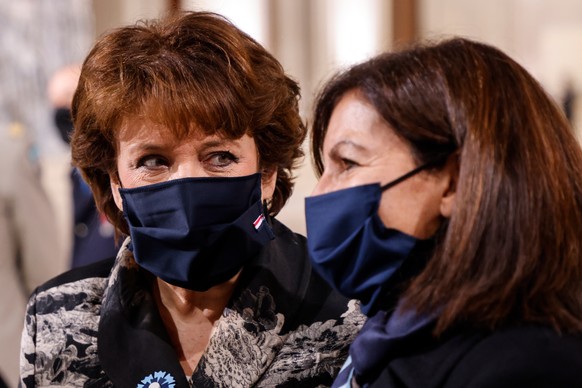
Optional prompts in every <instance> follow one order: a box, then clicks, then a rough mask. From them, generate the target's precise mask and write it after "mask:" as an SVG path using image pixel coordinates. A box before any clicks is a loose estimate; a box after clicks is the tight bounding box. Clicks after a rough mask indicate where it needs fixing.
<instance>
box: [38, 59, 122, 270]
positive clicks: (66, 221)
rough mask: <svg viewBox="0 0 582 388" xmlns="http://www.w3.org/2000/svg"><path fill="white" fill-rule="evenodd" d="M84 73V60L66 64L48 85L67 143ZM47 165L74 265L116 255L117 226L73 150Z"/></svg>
mask: <svg viewBox="0 0 582 388" xmlns="http://www.w3.org/2000/svg"><path fill="white" fill-rule="evenodd" d="M80 73H81V65H80V64H72V65H68V66H64V67H63V68H61V69H59V70H58V71H56V72H55V73H54V74H53V75H52V76H51V78H50V79H49V82H48V85H47V95H48V99H49V102H50V104H51V106H52V107H53V109H54V119H55V127H56V128H57V130H58V131H59V134H60V137H61V138H62V140H63V142H65V143H66V144H67V145H69V143H70V140H71V135H72V131H73V122H72V119H71V103H72V101H73V95H74V93H75V89H76V88H77V83H78V81H79V75H80ZM44 167H45V168H44V170H43V182H44V184H45V187H46V189H47V193H48V194H49V197H50V199H51V202H52V203H53V207H54V208H55V210H56V216H57V220H58V223H59V232H60V242H61V244H62V245H63V247H64V251H65V255H66V256H67V257H69V258H70V265H71V267H79V266H82V265H86V264H90V263H93V262H96V261H99V260H103V259H106V258H109V257H113V256H115V254H116V253H117V247H116V244H115V240H114V228H113V226H112V225H111V224H110V223H109V222H108V221H107V219H106V218H105V216H104V215H102V214H100V213H99V211H98V210H97V207H96V206H95V201H94V199H93V193H92V192H91V189H90V188H89V186H88V185H87V183H85V181H84V180H83V178H82V177H81V174H80V172H79V171H78V170H77V169H76V168H72V167H71V159H70V153H69V152H67V153H66V154H64V155H61V156H57V157H53V158H51V160H50V161H47V162H46V163H45V164H44Z"/></svg>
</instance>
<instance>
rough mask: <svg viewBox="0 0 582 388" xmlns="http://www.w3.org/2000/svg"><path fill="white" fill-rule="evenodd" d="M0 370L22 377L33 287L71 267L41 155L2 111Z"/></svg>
mask: <svg viewBox="0 0 582 388" xmlns="http://www.w3.org/2000/svg"><path fill="white" fill-rule="evenodd" d="M0 166H2V171H1V172H0V284H2V291H1V292H0V317H1V319H0V349H1V351H0V374H1V375H2V377H3V378H4V379H5V380H6V383H7V384H8V386H10V387H16V385H17V382H18V349H19V347H20V339H19V338H20V334H21V332H22V324H23V322H24V320H23V318H24V308H25V306H26V300H27V298H28V296H29V295H30V293H31V292H32V290H33V289H34V288H35V287H36V286H38V285H40V284H41V283H43V282H45V281H46V280H47V279H48V278H50V277H52V276H55V275H56V274H59V273H61V272H62V271H64V270H65V269H66V268H65V267H63V266H62V263H59V262H58V261H56V260H55V259H54V256H55V254H56V253H57V252H58V244H57V238H56V228H55V220H54V217H53V212H52V209H51V207H50V204H49V201H48V199H47V197H46V195H45V193H44V191H43V188H42V185H41V182H40V175H39V165H38V156H37V152H36V149H35V147H34V146H33V143H32V142H31V141H30V140H29V138H28V135H27V132H26V129H25V128H24V126H23V125H22V124H20V123H18V122H14V121H12V122H11V121H10V120H9V119H8V115H7V114H5V112H4V110H1V111H0Z"/></svg>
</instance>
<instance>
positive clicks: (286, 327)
mask: <svg viewBox="0 0 582 388" xmlns="http://www.w3.org/2000/svg"><path fill="white" fill-rule="evenodd" d="M273 230H274V232H275V235H276V237H277V238H276V239H275V240H274V241H272V242H271V243H270V244H269V245H267V246H266V247H265V248H264V249H263V250H262V252H261V253H260V254H259V255H258V256H257V257H255V258H254V259H253V260H251V261H250V262H249V263H248V264H247V265H246V266H245V268H244V269H243V272H242V274H241V276H240V278H239V281H238V283H237V288H236V289H235V292H234V294H233V297H232V299H231V301H230V302H229V304H228V307H227V308H226V309H225V310H224V312H223V315H222V317H221V318H220V319H219V320H218V321H217V324H216V325H215V328H214V330H213V333H212V336H211V338H210V341H209V344H208V346H207V348H206V350H205V352H204V354H203V356H202V358H201V360H200V362H199V363H198V366H197V368H196V370H195V371H194V373H193V375H192V376H186V375H185V374H184V372H183V370H182V368H181V366H180V363H179V361H178V357H177V355H176V352H175V350H174V348H173V346H172V344H171V341H170V338H169V336H168V333H167V331H166V329H165V327H164V324H163V322H162V320H161V318H160V315H159V313H158V310H157V308H156V305H155V302H154V299H153V295H152V293H151V284H152V280H153V277H152V275H151V274H149V273H147V272H146V271H145V270H143V269H141V268H140V267H139V266H137V264H135V261H134V259H133V256H132V253H131V251H129V250H128V249H127V244H128V242H129V239H128V240H126V242H125V243H124V245H123V246H122V248H121V249H120V251H119V253H118V255H117V259H116V260H115V261H114V260H113V259H111V260H106V261H103V262H99V263H96V264H93V265H90V266H87V267H82V268H78V269H74V270H72V271H69V272H67V273H65V274H63V275H61V276H59V277H57V278H55V279H53V280H51V281H49V282H48V283H46V284H44V285H43V286H41V287H39V288H38V289H37V290H35V292H34V293H33V295H32V296H31V298H30V300H29V303H28V307H27V314H26V323H25V328H24V332H23V338H22V350H21V356H20V357H21V360H20V364H21V367H20V369H21V371H20V372H21V380H22V385H23V386H24V387H34V386H47V385H60V386H85V387H112V386H117V387H138V388H142V387H143V388H147V387H164V388H165V387H168V388H169V387H190V386H194V387H317V386H330V385H331V383H332V381H333V378H334V376H335V375H336V374H337V373H338V371H339V369H340V367H341V365H342V364H343V362H344V360H345V358H346V356H347V350H348V347H349V344H350V343H351V342H352V340H353V338H354V337H355V335H356V333H357V332H358V330H359V329H360V327H361V326H362V324H363V323H364V320H365V318H364V316H363V315H362V314H361V313H360V310H359V306H358V305H357V303H356V302H354V301H349V300H347V299H345V298H343V297H342V296H341V295H339V294H338V293H337V292H336V291H334V290H333V289H331V288H330V287H328V286H327V284H326V283H325V282H324V281H323V280H322V279H321V278H320V277H319V276H317V274H315V273H314V272H312V270H311V265H310V263H309V260H308V258H307V254H306V249H305V238H304V237H302V236H299V235H297V234H294V233H292V232H291V231H290V230H289V229H287V228H286V227H285V226H284V225H282V224H281V223H279V222H277V221H276V220H273Z"/></svg>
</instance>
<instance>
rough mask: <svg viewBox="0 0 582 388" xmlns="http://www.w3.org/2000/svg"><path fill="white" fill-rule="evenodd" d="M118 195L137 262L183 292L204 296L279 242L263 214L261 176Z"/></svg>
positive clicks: (178, 183) (184, 182)
mask: <svg viewBox="0 0 582 388" xmlns="http://www.w3.org/2000/svg"><path fill="white" fill-rule="evenodd" d="M119 192H120V194H121V197H122V200H123V212H124V216H125V218H126V220H127V223H128V224H129V231H130V235H131V245H130V249H131V250H132V251H133V255H134V258H135V260H136V261H137V263H138V264H139V265H140V266H141V267H143V268H145V269H146V270H148V271H149V272H151V273H152V274H154V275H155V276H157V277H159V278H161V279H162V280H164V281H166V282H168V283H170V284H173V285H176V286H179V287H183V288H187V289H190V290H195V291H206V290H207V289H209V288H210V287H212V286H215V285H217V284H220V283H222V282H225V281H227V280H229V279H231V278H232V277H233V276H234V275H236V273H237V272H238V271H240V270H241V269H242V267H243V265H244V264H245V263H246V262H247V261H248V260H249V259H250V258H252V257H253V256H255V255H256V254H257V253H258V252H259V250H260V249H261V248H262V247H263V246H264V245H265V244H267V243H268V242H269V241H270V240H272V239H274V238H275V237H274V235H273V232H272V230H271V227H270V226H269V224H268V223H267V220H266V218H265V215H264V213H263V206H262V203H261V174H259V173H258V174H254V175H249V176H244V177H235V178H185V179H176V180H172V181H168V182H163V183H157V184H153V185H148V186H141V187H137V188H132V189H119Z"/></svg>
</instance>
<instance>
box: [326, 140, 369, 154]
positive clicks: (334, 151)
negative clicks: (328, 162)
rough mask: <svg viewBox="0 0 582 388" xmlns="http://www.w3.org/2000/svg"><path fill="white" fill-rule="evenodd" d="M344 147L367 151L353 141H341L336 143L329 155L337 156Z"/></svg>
mask: <svg viewBox="0 0 582 388" xmlns="http://www.w3.org/2000/svg"><path fill="white" fill-rule="evenodd" d="M342 147H352V148H355V149H356V150H357V151H366V147H364V146H362V145H360V144H358V143H354V142H353V141H351V140H340V141H338V142H337V143H335V144H334V146H333V147H331V150H329V154H330V155H337V154H338V152H339V149H340V148H342Z"/></svg>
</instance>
